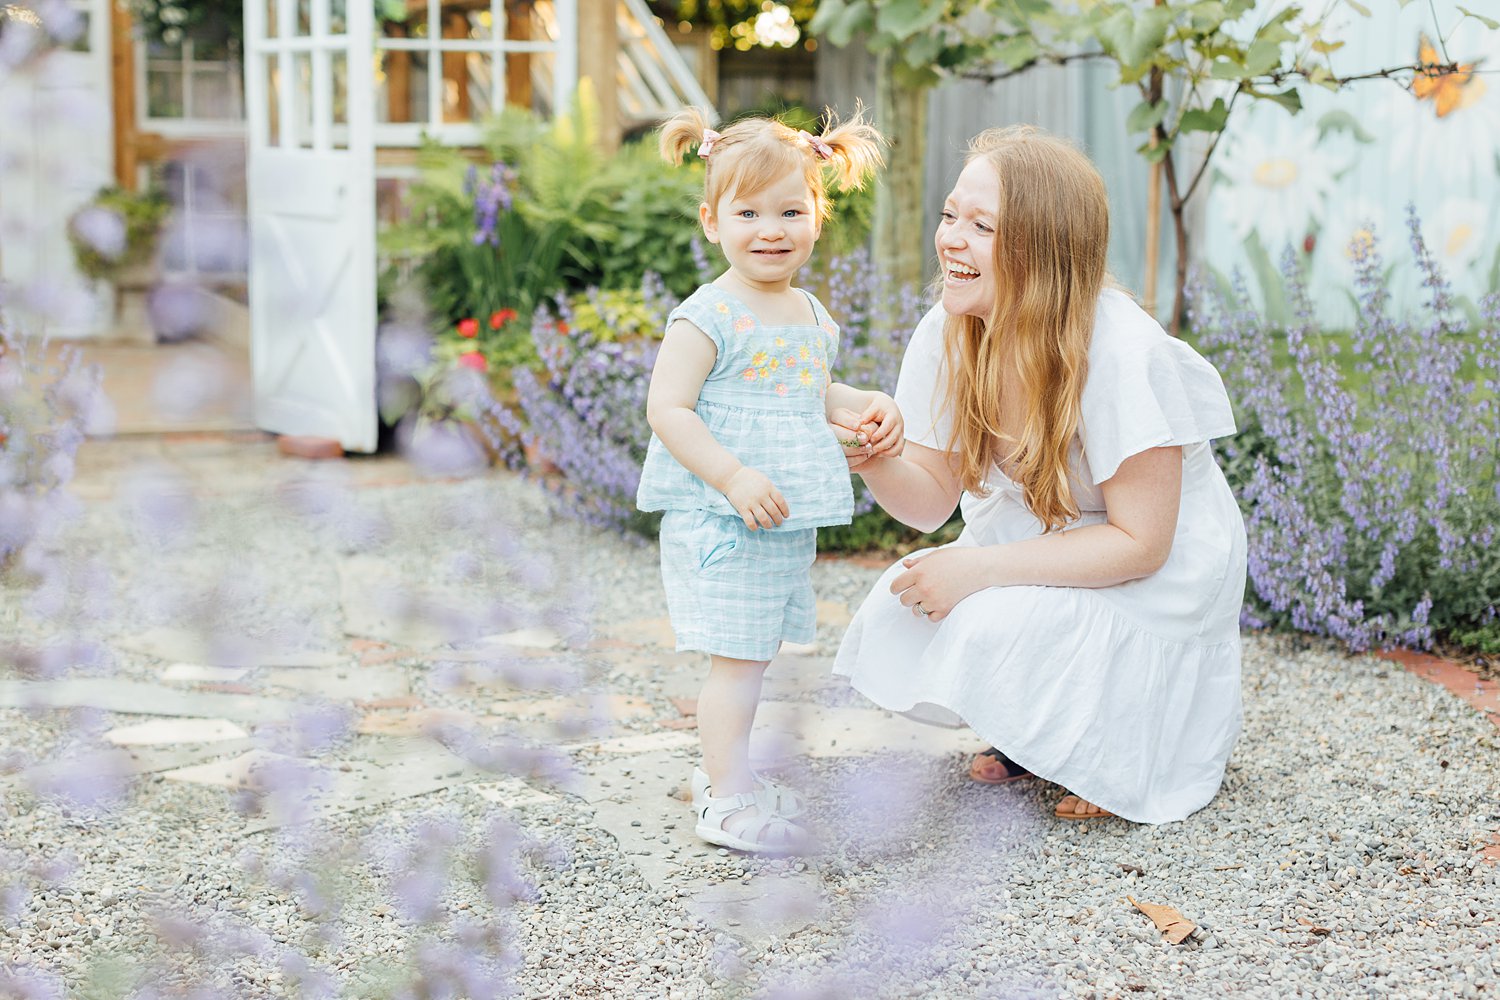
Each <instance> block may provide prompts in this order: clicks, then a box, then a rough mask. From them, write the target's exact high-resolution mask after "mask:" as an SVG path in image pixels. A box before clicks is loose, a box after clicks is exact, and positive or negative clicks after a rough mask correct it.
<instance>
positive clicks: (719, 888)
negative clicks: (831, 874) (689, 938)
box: [681, 871, 827, 947]
mask: <svg viewBox="0 0 1500 1000" xmlns="http://www.w3.org/2000/svg"><path fill="white" fill-rule="evenodd" d="M681 902H682V904H683V908H684V909H686V910H687V911H688V912H689V913H691V914H692V915H693V916H695V917H697V918H698V919H699V920H701V921H703V922H704V923H706V924H708V925H709V926H711V927H716V928H718V929H719V930H722V931H724V932H725V933H727V934H733V935H734V936H735V937H737V938H739V939H740V940H742V941H744V942H746V943H747V944H751V945H755V946H760V947H764V946H766V945H769V944H770V943H771V942H772V939H783V940H784V939H786V938H788V937H791V936H792V935H793V934H796V933H797V932H798V931H800V930H803V929H805V928H807V927H810V926H812V925H813V924H815V923H818V924H821V923H823V922H824V921H825V919H826V916H825V914H826V911H827V905H826V903H825V902H824V892H823V886H822V881H821V879H820V878H819V877H818V875H817V874H815V873H814V872H811V871H806V872H796V873H795V874H789V875H787V876H786V877H785V878H782V877H780V876H777V877H775V878H764V877H763V878H752V879H750V880H749V881H748V882H747V881H744V880H742V879H729V880H728V881H724V882H716V883H712V884H709V885H705V886H703V887H702V888H695V889H693V890H692V891H691V893H690V894H689V895H688V896H687V897H685V898H683V899H682V900H681Z"/></svg>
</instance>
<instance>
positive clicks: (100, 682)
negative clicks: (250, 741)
mask: <svg viewBox="0 0 1500 1000" xmlns="http://www.w3.org/2000/svg"><path fill="white" fill-rule="evenodd" d="M0 707H3V708H80V707H88V708H102V709H104V710H105V711H107V712H124V713H127V714H133V715H171V716H189V717H193V718H200V719H216V718H223V719H231V720H233V721H235V722H279V721H286V720H288V719H290V718H291V717H292V715H293V713H294V712H296V710H297V708H298V706H297V703H296V702H293V701H283V700H281V699H279V698H266V697H262V696H259V695H247V694H221V693H219V692H215V691H180V690H177V689H174V688H166V687H162V686H161V685H159V684H144V683H141V682H138V681H127V680H120V679H118V678H114V677H84V678H68V679H65V680H58V681H0Z"/></svg>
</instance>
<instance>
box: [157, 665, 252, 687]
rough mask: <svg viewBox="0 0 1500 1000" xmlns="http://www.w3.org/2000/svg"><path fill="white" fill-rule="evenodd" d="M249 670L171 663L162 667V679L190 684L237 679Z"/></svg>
mask: <svg viewBox="0 0 1500 1000" xmlns="http://www.w3.org/2000/svg"><path fill="white" fill-rule="evenodd" d="M249 672H250V670H249V668H248V667H211V666H208V665H206V664H202V663H169V664H168V665H167V666H166V667H164V668H163V669H162V672H161V679H162V680H164V681H182V682H185V683H189V684H195V683H199V682H203V681H237V680H239V679H240V678H241V677H244V676H245V675H246V674H248V673H249Z"/></svg>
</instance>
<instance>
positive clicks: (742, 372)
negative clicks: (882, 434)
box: [636, 284, 854, 530]
mask: <svg viewBox="0 0 1500 1000" xmlns="http://www.w3.org/2000/svg"><path fill="white" fill-rule="evenodd" d="M801 294H803V295H805V296H807V301H808V303H809V305H810V311H809V315H810V317H812V318H813V319H815V322H811V323H796V324H790V325H784V326H766V325H765V324H763V323H761V322H760V320H759V319H757V318H756V316H755V314H754V313H752V312H751V311H750V309H749V307H748V306H746V305H745V304H744V303H743V302H741V301H740V300H739V299H737V298H735V297H734V296H733V295H731V294H729V293H728V292H726V291H724V290H723V289H722V288H720V287H719V286H718V285H714V284H707V285H704V286H702V287H701V288H699V289H698V290H697V291H696V292H694V293H693V294H692V295H690V296H688V298H687V299H686V300H685V301H684V302H683V303H682V305H680V306H678V307H677V308H676V309H674V310H672V314H671V315H670V316H668V317H667V325H668V326H670V325H671V324H672V323H673V322H674V321H676V320H678V319H685V320H687V321H688V322H689V323H692V324H693V325H694V326H696V327H697V328H698V329H700V330H702V331H703V332H704V333H705V334H707V335H708V337H709V338H710V339H711V340H712V341H713V342H714V346H715V347H716V348H718V352H719V355H718V357H717V358H715V359H714V366H713V369H712V370H711V371H710V372H709V373H708V379H707V380H706V381H705V382H704V383H703V389H702V391H701V392H699V394H698V405H697V407H696V409H697V412H698V416H699V417H701V418H702V420H703V422H704V424H706V425H707V426H708V429H709V431H710V433H712V434H713V436H714V439H715V440H717V441H718V442H719V443H720V444H722V445H723V446H724V447H725V448H728V449H729V450H730V451H731V452H732V453H733V454H734V456H735V457H736V458H738V459H739V460H740V461H741V462H742V463H744V464H745V465H747V466H749V467H751V468H753V469H758V470H759V471H761V472H763V473H765V474H766V476H768V477H769V478H770V480H771V482H772V483H774V484H776V488H777V489H779V490H780V491H781V495H782V496H783V497H785V498H786V502H787V506H788V507H789V508H790V509H791V516H789V517H788V518H787V519H786V520H785V521H784V522H782V524H781V525H780V528H781V530H791V529H797V528H814V527H818V526H819V525H825V524H848V523H849V520H850V518H851V517H853V514H854V493H853V489H852V488H851V486H850V484H849V466H848V463H847V462H845V461H844V450H843V448H841V447H840V446H839V443H838V439H837V437H836V436H835V434H834V431H833V428H832V427H830V426H829V425H828V420H827V418H826V416H825V415H824V409H823V397H824V395H825V394H826V393H827V392H828V385H829V382H830V381H831V379H830V378H829V374H828V371H829V369H830V368H831V367H832V366H833V362H834V359H835V358H836V357H837V356H838V348H839V328H838V324H836V323H834V321H833V320H832V318H830V317H829V315H828V310H826V309H824V308H823V304H822V303H821V302H819V301H818V300H817V298H816V297H815V296H813V295H812V294H811V293H809V292H806V291H802V292H801ZM636 506H637V507H639V508H640V509H641V510H709V511H713V512H714V513H717V514H728V515H730V516H738V514H737V512H736V511H735V509H734V506H733V505H732V504H730V502H729V500H728V499H727V498H726V497H725V496H724V495H723V494H722V493H720V492H719V491H718V490H716V489H714V488H713V487H712V486H709V485H708V484H707V483H705V482H704V481H703V480H701V479H699V478H698V477H697V476H695V475H693V474H692V473H691V472H689V471H688V470H687V469H685V468H683V466H682V465H681V463H679V462H678V461H677V460H676V459H675V458H673V457H672V455H671V453H670V452H668V451H667V448H666V446H665V445H663V444H662V443H661V440H660V439H659V438H657V436H656V435H655V434H653V435H651V444H650V446H649V447H648V448H647V451H646V465H645V468H644V469H642V470H641V487H640V491H639V492H638V493H637V495H636Z"/></svg>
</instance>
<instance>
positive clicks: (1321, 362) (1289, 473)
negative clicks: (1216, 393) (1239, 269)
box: [1192, 212, 1500, 651]
mask: <svg viewBox="0 0 1500 1000" xmlns="http://www.w3.org/2000/svg"><path fill="white" fill-rule="evenodd" d="M1408 229H1409V243H1410V249H1411V253H1412V256H1413V259H1414V261H1415V263H1416V268H1417V273H1418V275H1419V277H1420V278H1421V281H1422V285H1423V288H1424V289H1425V291H1426V302H1425V305H1424V308H1423V309H1422V310H1421V311H1420V312H1418V313H1415V314H1413V315H1409V316H1403V315H1399V314H1396V313H1395V312H1393V310H1392V306H1391V295H1390V292H1389V289H1388V282H1389V280H1390V277H1389V273H1390V272H1389V271H1388V269H1387V266H1386V262H1385V260H1384V259H1383V257H1382V255H1381V253H1380V248H1379V245H1378V244H1377V243H1376V241H1374V240H1373V239H1370V238H1368V237H1366V238H1362V239H1358V240H1356V241H1355V242H1353V243H1351V245H1350V247H1349V253H1350V256H1351V257H1352V258H1353V260H1354V263H1355V272H1356V277H1355V287H1354V297H1355V300H1356V302H1357V303H1358V317H1357V320H1356V324H1355V327H1354V329H1353V330H1351V331H1349V335H1348V337H1347V338H1346V339H1347V343H1343V342H1342V339H1341V338H1340V337H1338V336H1335V335H1330V334H1329V333H1328V332H1327V331H1323V330H1320V329H1319V328H1318V327H1317V326H1316V324H1315V322H1314V319H1313V306H1312V303H1311V302H1310V300H1309V297H1308V292H1307V286H1306V282H1305V280H1304V277H1303V275H1302V272H1301V269H1300V267H1299V265H1298V261H1297V260H1296V258H1295V257H1294V256H1292V255H1291V254H1288V256H1287V258H1286V260H1285V261H1284V262H1283V266H1282V273H1283V276H1284V280H1285V283H1286V294H1287V301H1288V302H1289V303H1290V304H1291V306H1292V312H1293V318H1292V321H1291V323H1290V325H1289V326H1288V327H1287V328H1286V329H1284V330H1279V329H1274V328H1272V327H1271V326H1270V325H1269V324H1268V323H1267V321H1266V320H1265V319H1264V318H1263V317H1262V316H1260V315H1259V314H1258V313H1257V311H1256V310H1255V309H1254V307H1253V306H1252V305H1251V304H1250V301H1249V296H1248V294H1247V292H1246V289H1245V286H1244V284H1243V282H1241V281H1239V280H1238V279H1236V280H1235V281H1233V282H1231V283H1230V285H1229V287H1227V288H1206V287H1202V286H1200V287H1198V288H1197V289H1196V290H1195V292H1194V294H1193V296H1192V326H1193V328H1194V329H1196V330H1197V331H1198V333H1199V342H1200V345H1201V346H1202V347H1203V348H1204V350H1205V351H1206V352H1207V353H1208V355H1209V356H1210V357H1211V358H1212V359H1213V360H1214V361H1215V363H1216V364H1218V366H1219V368H1220V370H1221V371H1222V372H1223V374H1224V378H1225V382H1226V384H1227V386H1228V388H1229V393H1230V396H1231V398H1232V399H1234V400H1235V403H1236V405H1237V407H1238V410H1239V418H1240V420H1239V422H1240V426H1241V429H1242V433H1241V434H1240V435H1239V437H1238V438H1232V439H1229V440H1227V441H1225V442H1222V443H1221V444H1220V453H1221V457H1222V458H1223V459H1224V460H1225V464H1226V467H1227V469H1228V470H1229V473H1230V476H1231V480H1232V481H1233V485H1234V487H1235V489H1236V492H1237V494H1238V495H1239V497H1240V500H1241V503H1242V505H1243V507H1244V510H1245V517H1246V527H1247V529H1248V531H1249V540H1250V551H1249V557H1250V594H1249V599H1248V600H1247V603H1246V609H1245V621H1246V623H1247V624H1253V625H1261V624H1266V625H1281V626H1290V627H1291V628H1294V629H1297V630H1300V631H1305V632H1310V633H1314V634H1318V635H1326V636H1329V637H1332V638H1334V639H1337V640H1339V641H1340V642H1342V643H1343V644H1345V645H1346V646H1347V647H1348V648H1350V649H1353V650H1363V649H1368V648H1372V647H1381V646H1393V645H1405V646H1417V647H1426V646H1429V645H1430V644H1431V643H1432V642H1433V641H1434V639H1439V638H1441V639H1445V640H1448V641H1455V642H1458V643H1460V644H1464V645H1472V646H1476V647H1478V648H1482V649H1485V650H1488V651H1494V650H1497V649H1500V628H1497V627H1496V625H1495V619H1496V612H1495V608H1496V605H1497V604H1500V558H1497V556H1500V553H1497V550H1496V544H1495V542H1496V538H1495V532H1496V525H1497V524H1500V476H1497V463H1500V409H1497V406H1496V391H1497V388H1500V296H1495V295H1492V296H1490V297H1489V298H1487V299H1486V300H1485V301H1484V302H1483V303H1482V304H1481V305H1480V307H1479V308H1478V310H1477V316H1471V315H1468V314H1466V313H1465V312H1464V311H1463V310H1462V309H1461V308H1460V304H1459V303H1458V302H1457V301H1456V300H1455V298H1454V296H1453V294H1452V291H1451V289H1450V287H1449V285H1448V282H1447V280H1446V279H1445V278H1444V277H1443V275H1442V273H1441V271H1440V270H1439V268H1438V266H1437V263H1436V262H1435V260H1434V259H1433V257H1432V254H1431V253H1430V252H1429V251H1428V248H1427V245H1426V242H1425V240H1424V239H1423V236H1422V232H1421V227H1420V225H1419V223H1418V220H1417V218H1416V216H1415V213H1414V212H1413V213H1412V214H1411V216H1410V220H1409V225H1408ZM1278 349H1283V350H1284V351H1285V358H1286V360H1285V361H1283V362H1281V363H1278V362H1277V361H1276V358H1277V357H1278Z"/></svg>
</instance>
